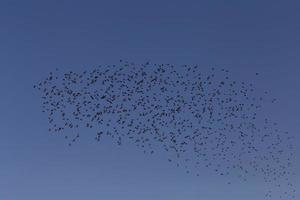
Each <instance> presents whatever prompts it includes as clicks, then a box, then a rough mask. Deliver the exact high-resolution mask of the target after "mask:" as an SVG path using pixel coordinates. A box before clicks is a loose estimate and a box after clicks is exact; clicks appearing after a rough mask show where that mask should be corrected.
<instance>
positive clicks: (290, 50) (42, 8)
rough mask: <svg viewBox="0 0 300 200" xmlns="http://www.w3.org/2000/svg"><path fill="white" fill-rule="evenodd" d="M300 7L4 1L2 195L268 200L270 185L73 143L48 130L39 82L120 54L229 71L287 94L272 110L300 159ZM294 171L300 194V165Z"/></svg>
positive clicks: (0, 20)
mask: <svg viewBox="0 0 300 200" xmlns="http://www.w3.org/2000/svg"><path fill="white" fill-rule="evenodd" d="M299 9H300V3H299V1H277V0H272V1H264V0H253V1H214V0H210V1H200V0H198V1H178V0H172V1H153V0H152V1H141V0H139V1H125V0H123V1H113V0H110V1H88V0H84V1H83V0H82V1H78V0H72V1H71V0H69V1H65V0H51V1H32V0H26V1H21V0H20V1H14V0H9V1H5V0H1V1H0V91H1V99H0V111H1V114H0V136H1V139H0V199H5V200H19V199H22V200H40V199H43V200H53V199H56V200H66V199H71V200H80V199H89V200H96V199H97V200H99V199H105V200H117V199H122V200H148V199H149V200H150V199H157V200H177V199H178V200H179V199H188V200H199V199H203V200H219V199H222V200H241V199H242V200H253V199H258V200H260V199H263V194H264V186H263V183H261V182H258V181H257V182H255V180H254V181H253V182H250V183H239V182H236V183H233V184H232V185H226V184H225V183H226V180H223V179H222V178H220V177H219V176H217V175H215V174H214V173H213V172H210V171H209V170H207V171H203V173H202V175H201V176H200V178H199V177H196V176H192V175H186V174H185V173H184V171H183V170H182V169H180V168H176V167H174V166H170V164H169V163H168V162H167V161H166V159H165V156H164V155H163V154H161V155H155V156H145V155H144V154H143V153H142V151H140V150H139V149H137V148H136V147H135V146H133V145H132V146H131V145H127V146H121V147H118V146H116V145H115V144H112V143H110V142H109V141H104V142H103V143H101V144H99V143H95V142H93V141H92V140H85V139H83V140H82V141H81V142H79V143H78V144H77V145H76V146H74V147H72V148H69V147H68V146H67V145H66V143H65V141H64V140H63V139H62V138H61V137H57V136H54V135H50V134H49V133H48V132H47V128H48V124H47V123H48V122H47V119H46V116H44V115H43V114H42V113H41V105H40V99H39V96H38V95H37V94H36V92H35V91H34V90H33V88H32V86H33V84H35V83H36V82H37V81H39V80H41V78H43V77H44V76H45V75H46V74H47V73H48V72H49V71H53V70H54V69H55V68H60V69H61V70H75V71H76V70H82V69H90V68H91V67H93V66H96V65H100V64H114V63H117V62H118V60H119V59H125V60H129V61H134V62H145V61H148V60H150V61H152V62H156V63H172V64H177V65H180V64H199V65H201V66H204V67H210V66H214V67H216V68H218V67H225V68H227V69H230V70H231V71H232V73H233V74H234V75H235V77H236V79H239V80H247V81H249V82H254V83H255V84H256V86H257V87H258V88H261V89H263V90H265V89H266V90H268V91H270V92H271V93H272V95H273V96H274V97H276V98H277V99H278V102H277V104H276V107H275V108H269V109H267V111H266V115H268V116H270V118H271V119H274V121H277V122H278V123H279V125H280V127H281V128H282V129H284V130H287V131H289V132H290V133H291V134H292V135H294V136H295V147H296V148H295V150H296V157H299V156H300V155H299V153H300V148H299V145H298V144H297V143H299V142H300V138H299V134H298V133H299V131H300V128H299V124H300V117H299V113H300V106H299V102H300V94H299V91H300V79H299V76H300V56H299V53H300V37H299V35H300V23H299V19H300V12H299ZM255 72H259V73H260V75H261V76H259V78H256V79H253V76H252V75H250V74H254V73H255ZM294 168H295V170H296V175H295V176H294V180H293V181H294V183H295V184H296V187H299V184H300V183H299V180H300V177H299V173H298V171H299V168H300V162H299V159H297V160H296V161H295V165H294ZM297 169H298V171H297ZM299 197H300V196H299V192H298V193H296V199H297V198H298V199H299ZM273 199H274V200H276V197H274V198H273Z"/></svg>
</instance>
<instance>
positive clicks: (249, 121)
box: [33, 59, 295, 198]
mask: <svg viewBox="0 0 300 200" xmlns="http://www.w3.org/2000/svg"><path fill="white" fill-rule="evenodd" d="M255 75H259V73H258V72H257V73H255ZM33 88H34V89H35V90H38V91H39V94H40V98H41V99H42V105H43V113H45V114H46V115H47V119H48V121H49V129H48V131H49V132H52V133H57V134H59V135H64V138H65V140H67V141H68V146H74V145H73V143H74V144H75V143H76V142H77V141H78V140H80V138H81V137H84V134H83V133H82V134H80V137H79V133H78V132H79V130H82V129H91V130H96V132H95V137H94V139H95V140H96V141H97V142H100V141H101V140H103V139H105V138H110V139H111V140H113V141H114V142H115V143H116V145H117V146H122V145H124V144H123V142H122V141H123V139H129V140H130V141H131V143H132V144H133V145H136V146H138V147H139V148H140V149H141V150H142V152H143V153H145V154H150V155H152V154H153V155H155V154H156V153H157V152H158V151H159V149H156V148H157V147H156V146H160V147H161V149H162V150H163V151H164V152H165V153H166V155H168V159H167V160H168V161H169V163H170V164H173V163H174V164H175V165H176V166H177V167H181V166H185V167H184V170H185V172H186V173H187V174H192V173H193V174H195V175H196V176H200V174H201V171H199V170H201V167H206V168H209V169H210V170H211V172H212V173H216V174H218V175H220V176H221V177H222V178H224V179H226V178H228V179H229V178H230V176H236V177H238V178H239V179H240V180H241V181H242V182H247V181H248V180H249V178H251V177H253V176H256V177H261V178H262V180H263V181H264V182H265V183H267V184H273V185H278V182H280V185H281V187H277V188H279V189H281V190H282V191H281V195H282V196H285V197H286V198H288V197H290V196H293V195H292V194H293V193H295V189H294V185H293V184H290V178H289V176H290V174H291V172H290V169H291V165H292V163H291V160H292V158H291V156H292V155H293V154H292V151H293V147H292V145H286V144H290V143H291V138H290V136H289V133H288V132H284V131H280V130H279V129H278V127H277V123H271V121H272V120H271V119H270V118H266V117H265V116H264V112H265V111H264V110H263V106H264V103H267V102H266V101H265V99H268V95H270V94H269V92H264V93H263V94H262V95H261V94H260V93H259V92H256V88H255V87H254V84H253V83H249V82H248V81H246V80H243V81H237V80H235V79H234V77H233V75H231V74H230V71H229V70H227V69H224V68H218V67H213V68H210V69H206V70H203V67H201V66H200V65H182V66H176V65H174V64H171V63H167V64H163V63H161V64H159V63H152V62H150V61H147V62H146V63H143V64H136V63H134V62H129V61H125V60H123V59H121V60H120V61H119V62H118V64H113V65H107V66H103V65H100V66H97V67H92V68H91V69H85V70H83V71H82V72H78V71H72V70H71V71H68V72H61V71H60V70H58V69H56V70H55V71H53V72H50V73H49V74H48V75H47V76H46V77H45V78H43V79H41V80H40V81H39V82H38V83H37V84H35V85H34V86H33ZM276 101H277V99H276V98H273V99H272V101H271V103H276ZM70 132H71V133H74V134H73V136H72V135H70ZM67 133H69V135H65V134H67ZM282 182H285V184H286V186H287V187H283V186H282V185H283V183H282ZM227 183H228V184H229V185H231V183H232V181H231V180H230V181H227ZM287 190H288V191H289V192H288V191H287ZM265 196H266V197H267V198H270V197H271V196H270V192H268V193H267V194H266V195H265Z"/></svg>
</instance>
